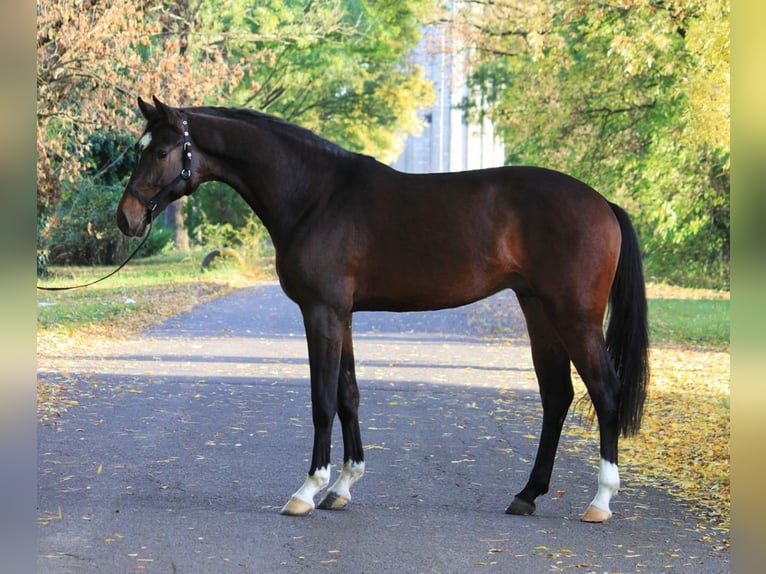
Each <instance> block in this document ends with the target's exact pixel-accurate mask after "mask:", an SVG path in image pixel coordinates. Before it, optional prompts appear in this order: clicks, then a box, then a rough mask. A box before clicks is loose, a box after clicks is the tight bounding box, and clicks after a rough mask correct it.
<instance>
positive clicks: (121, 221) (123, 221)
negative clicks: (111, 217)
mask: <svg viewBox="0 0 766 574" xmlns="http://www.w3.org/2000/svg"><path fill="white" fill-rule="evenodd" d="M117 227H119V228H120V231H122V232H123V233H124V234H125V235H130V226H129V225H128V218H127V217H126V216H125V213H124V212H123V211H122V210H121V209H118V210H117Z"/></svg>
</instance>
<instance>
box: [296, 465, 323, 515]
mask: <svg viewBox="0 0 766 574" xmlns="http://www.w3.org/2000/svg"><path fill="white" fill-rule="evenodd" d="M328 484H330V465H327V466H325V467H323V468H318V469H316V472H314V474H310V475H308V477H307V478H306V482H304V483H303V486H301V487H300V488H299V489H298V490H297V491H296V492H295V494H293V496H294V497H295V498H297V499H299V500H302V501H303V502H306V503H308V504H310V505H311V507H312V508H314V497H315V496H316V495H317V493H318V492H319V491H320V490H322V489H323V488H324V487H325V486H327V485H328Z"/></svg>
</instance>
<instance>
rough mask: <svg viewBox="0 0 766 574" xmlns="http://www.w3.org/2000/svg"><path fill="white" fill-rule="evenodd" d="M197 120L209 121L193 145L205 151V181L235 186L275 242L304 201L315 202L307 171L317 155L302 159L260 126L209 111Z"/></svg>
mask: <svg viewBox="0 0 766 574" xmlns="http://www.w3.org/2000/svg"><path fill="white" fill-rule="evenodd" d="M198 121H201V122H204V121H206V122H209V127H208V128H207V129H208V130H211V131H209V132H208V133H211V134H213V135H212V137H209V139H208V141H205V140H203V141H200V142H198V144H197V145H198V146H199V147H200V149H201V151H202V152H203V155H204V156H205V172H206V173H205V174H204V176H205V180H206V181H208V180H214V181H220V182H223V183H225V184H227V185H229V186H231V187H232V188H234V190H236V191H237V193H239V195H240V196H241V197H242V198H243V199H244V200H245V201H246V202H247V204H248V205H250V207H251V208H252V209H253V211H254V212H255V213H256V215H257V216H258V217H259V218H260V219H261V221H262V222H263V223H264V225H265V226H266V228H267V229H268V230H269V233H270V234H271V236H272V239H274V241H275V243H276V242H278V241H279V240H280V239H281V238H282V237H284V236H286V235H287V234H289V233H290V231H291V229H292V227H293V226H294V225H295V222H297V221H298V220H299V219H300V218H301V214H302V213H303V212H304V211H305V209H306V206H308V205H311V204H313V203H315V201H316V198H315V197H313V196H314V195H315V194H317V193H321V192H322V191H323V190H322V189H320V188H319V187H318V186H316V185H314V184H313V182H312V181H311V180H310V178H307V176H306V174H307V173H309V171H310V169H311V167H312V166H311V165H309V162H311V161H312V160H313V161H316V158H311V159H307V154H305V153H301V150H300V149H299V148H298V147H296V146H295V145H290V144H288V142H287V141H286V140H285V139H284V138H282V137H280V136H279V135H277V134H276V133H274V132H273V131H272V130H271V129H269V128H267V127H264V126H260V125H257V124H248V123H245V122H240V121H236V120H231V119H226V118H218V117H215V118H211V117H208V116H200V118H199V119H198ZM308 156H309V158H310V157H311V156H310V154H308Z"/></svg>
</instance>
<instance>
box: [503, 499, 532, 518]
mask: <svg viewBox="0 0 766 574" xmlns="http://www.w3.org/2000/svg"><path fill="white" fill-rule="evenodd" d="M535 508H536V507H535V503H534V502H527V501H526V500H522V499H520V498H519V497H518V496H514V497H513V502H511V504H509V505H508V508H506V509H505V513H506V514H515V515H517V516H528V515H530V514H533V513H534V511H535Z"/></svg>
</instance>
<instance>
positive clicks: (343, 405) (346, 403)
mask: <svg viewBox="0 0 766 574" xmlns="http://www.w3.org/2000/svg"><path fill="white" fill-rule="evenodd" d="M338 418H340V424H341V428H342V429H343V469H342V470H341V472H340V476H339V477H338V480H336V481H335V483H334V484H333V485H332V486H331V487H330V489H329V490H328V491H327V494H326V495H325V496H324V498H323V499H322V501H321V502H320V503H319V508H321V509H323V510H343V509H344V508H346V505H347V504H348V502H349V500H351V490H350V489H351V485H352V484H354V483H355V482H356V481H357V480H359V479H360V478H361V477H362V474H364V451H363V448H362V436H361V432H360V430H359V388H358V387H357V384H356V373H355V369H354V344H353V340H352V336H351V321H349V322H348V323H346V324H345V325H344V330H343V350H342V352H341V358H340V373H339V376H338Z"/></svg>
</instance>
